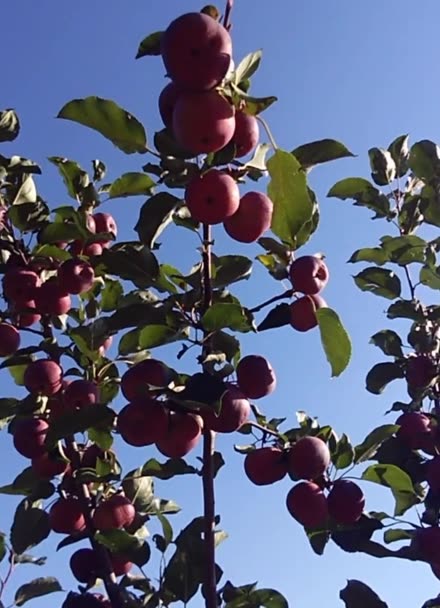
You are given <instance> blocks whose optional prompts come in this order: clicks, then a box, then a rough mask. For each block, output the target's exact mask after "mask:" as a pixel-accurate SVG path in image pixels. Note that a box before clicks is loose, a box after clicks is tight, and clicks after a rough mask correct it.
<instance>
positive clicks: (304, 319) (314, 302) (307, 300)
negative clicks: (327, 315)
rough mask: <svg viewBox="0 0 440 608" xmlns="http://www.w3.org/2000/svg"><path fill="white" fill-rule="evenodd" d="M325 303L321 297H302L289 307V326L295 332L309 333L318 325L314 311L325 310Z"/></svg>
mask: <svg viewBox="0 0 440 608" xmlns="http://www.w3.org/2000/svg"><path fill="white" fill-rule="evenodd" d="M326 307H327V303H326V301H325V300H324V299H323V298H321V296H303V297H302V298H298V299H297V300H295V301H294V302H292V304H291V305H290V325H291V326H292V327H293V329H296V330H297V331H301V332H304V331H309V330H310V329H313V328H314V327H317V325H318V319H317V318H316V311H317V310H318V309H319V308H326Z"/></svg>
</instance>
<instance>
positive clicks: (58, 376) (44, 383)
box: [23, 359, 63, 397]
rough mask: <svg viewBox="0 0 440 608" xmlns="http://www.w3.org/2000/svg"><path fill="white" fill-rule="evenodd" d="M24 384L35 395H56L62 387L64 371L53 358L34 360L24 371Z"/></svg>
mask: <svg viewBox="0 0 440 608" xmlns="http://www.w3.org/2000/svg"><path fill="white" fill-rule="evenodd" d="M23 381H24V385H25V387H26V388H27V390H28V391H29V392H30V393H32V394H34V395H38V394H39V395H45V396H46V397H50V396H52V395H55V393H57V392H58V391H59V390H60V389H61V388H62V381H63V371H62V369H61V367H60V366H59V365H58V363H56V361H52V360H51V359H39V360H37V361H32V362H31V363H29V365H28V366H27V368H26V370H25V372H24V379H23Z"/></svg>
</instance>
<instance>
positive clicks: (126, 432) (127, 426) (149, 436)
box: [117, 397, 168, 447]
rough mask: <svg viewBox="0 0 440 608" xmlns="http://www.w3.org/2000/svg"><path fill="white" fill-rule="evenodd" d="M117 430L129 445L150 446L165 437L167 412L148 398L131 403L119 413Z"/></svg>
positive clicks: (160, 404)
mask: <svg viewBox="0 0 440 608" xmlns="http://www.w3.org/2000/svg"><path fill="white" fill-rule="evenodd" d="M117 430H118V432H119V433H120V435H121V437H122V439H123V440H124V441H125V442H126V443H128V444H129V445H132V446H135V447H143V446H146V445H152V444H153V443H156V442H157V441H159V440H160V439H162V438H163V437H165V436H166V435H167V432H168V412H167V410H166V409H165V407H164V406H163V405H162V403H161V402H159V401H155V400H154V399H150V398H148V397H145V398H144V399H138V400H137V401H132V402H130V403H128V404H127V405H126V406H125V407H124V408H123V409H122V410H121V411H120V413H119V415H118V420H117Z"/></svg>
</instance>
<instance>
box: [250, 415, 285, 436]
mask: <svg viewBox="0 0 440 608" xmlns="http://www.w3.org/2000/svg"><path fill="white" fill-rule="evenodd" d="M246 424H248V425H249V426H251V427H252V428H254V429H258V430H259V431H261V432H262V433H264V434H265V435H272V436H273V437H276V438H277V439H280V433H278V432H277V431H272V430H271V429H268V428H266V427H265V426H263V425H261V424H258V422H254V421H253V420H249V421H248V422H246Z"/></svg>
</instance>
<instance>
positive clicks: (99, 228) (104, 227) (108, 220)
mask: <svg viewBox="0 0 440 608" xmlns="http://www.w3.org/2000/svg"><path fill="white" fill-rule="evenodd" d="M93 218H94V220H95V224H96V232H97V233H99V232H109V233H110V234H112V235H113V236H114V237H115V238H116V236H117V235H118V227H117V225H116V221H115V218H114V217H113V216H112V215H110V213H103V212H99V213H95V214H94V215H93ZM112 243H113V241H112V240H111V239H108V240H104V241H99V243H98V244H99V245H102V247H106V248H107V247H110V245H111V244H112ZM89 255H90V254H89Z"/></svg>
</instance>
